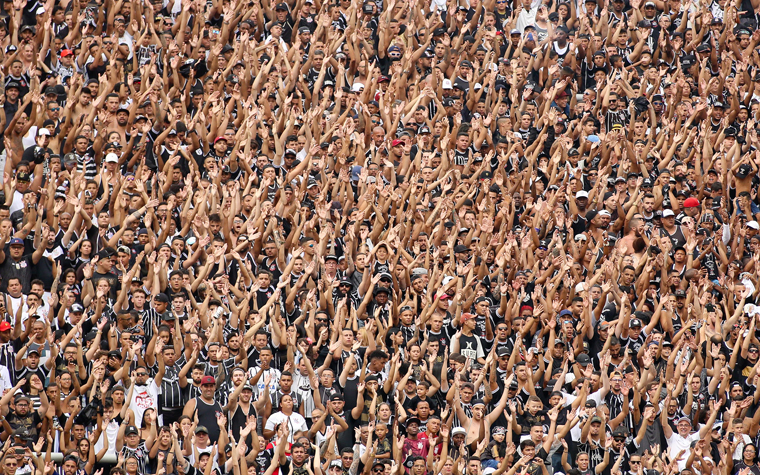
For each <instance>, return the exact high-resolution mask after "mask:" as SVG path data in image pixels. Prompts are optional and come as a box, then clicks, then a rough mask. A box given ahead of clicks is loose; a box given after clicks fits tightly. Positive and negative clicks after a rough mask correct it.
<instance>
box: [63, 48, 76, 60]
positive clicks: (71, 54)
mask: <svg viewBox="0 0 760 475" xmlns="http://www.w3.org/2000/svg"><path fill="white" fill-rule="evenodd" d="M64 56H74V52H73V51H71V50H70V49H62V50H61V58H63V57H64Z"/></svg>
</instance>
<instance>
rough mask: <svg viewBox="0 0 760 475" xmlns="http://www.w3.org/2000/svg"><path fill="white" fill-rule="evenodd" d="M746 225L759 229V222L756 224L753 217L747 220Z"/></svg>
mask: <svg viewBox="0 0 760 475" xmlns="http://www.w3.org/2000/svg"><path fill="white" fill-rule="evenodd" d="M747 227H748V228H752V229H754V230H758V229H760V224H757V221H755V220H754V219H753V220H752V221H747Z"/></svg>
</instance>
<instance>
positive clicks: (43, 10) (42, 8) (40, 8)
mask: <svg viewBox="0 0 760 475" xmlns="http://www.w3.org/2000/svg"><path fill="white" fill-rule="evenodd" d="M43 13H45V7H39V8H38V9H37V15H42V14H43Z"/></svg>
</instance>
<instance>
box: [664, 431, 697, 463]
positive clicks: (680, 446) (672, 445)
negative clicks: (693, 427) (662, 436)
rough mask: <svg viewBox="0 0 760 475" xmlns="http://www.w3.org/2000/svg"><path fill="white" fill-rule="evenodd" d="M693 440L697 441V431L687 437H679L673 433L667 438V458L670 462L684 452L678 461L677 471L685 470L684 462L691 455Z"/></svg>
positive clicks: (676, 433)
mask: <svg viewBox="0 0 760 475" xmlns="http://www.w3.org/2000/svg"><path fill="white" fill-rule="evenodd" d="M695 440H699V431H697V432H694V433H692V434H689V435H688V436H687V437H681V436H680V435H679V434H678V432H676V431H673V434H672V435H671V436H670V437H668V447H669V448H668V456H669V457H670V460H675V458H676V457H678V452H680V451H682V450H685V451H686V452H684V454H683V457H682V458H681V460H679V461H678V470H683V469H685V468H686V460H687V459H688V458H689V453H691V443H692V442H694V441H695Z"/></svg>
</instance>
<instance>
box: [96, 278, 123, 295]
mask: <svg viewBox="0 0 760 475" xmlns="http://www.w3.org/2000/svg"><path fill="white" fill-rule="evenodd" d="M100 279H106V280H108V283H109V284H111V298H113V299H115V298H116V297H117V295H118V293H119V290H120V289H121V284H120V283H119V278H118V277H116V275H114V274H111V273H108V274H101V273H100V272H93V273H92V283H93V285H95V284H96V283H97V282H98V280H100Z"/></svg>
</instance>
